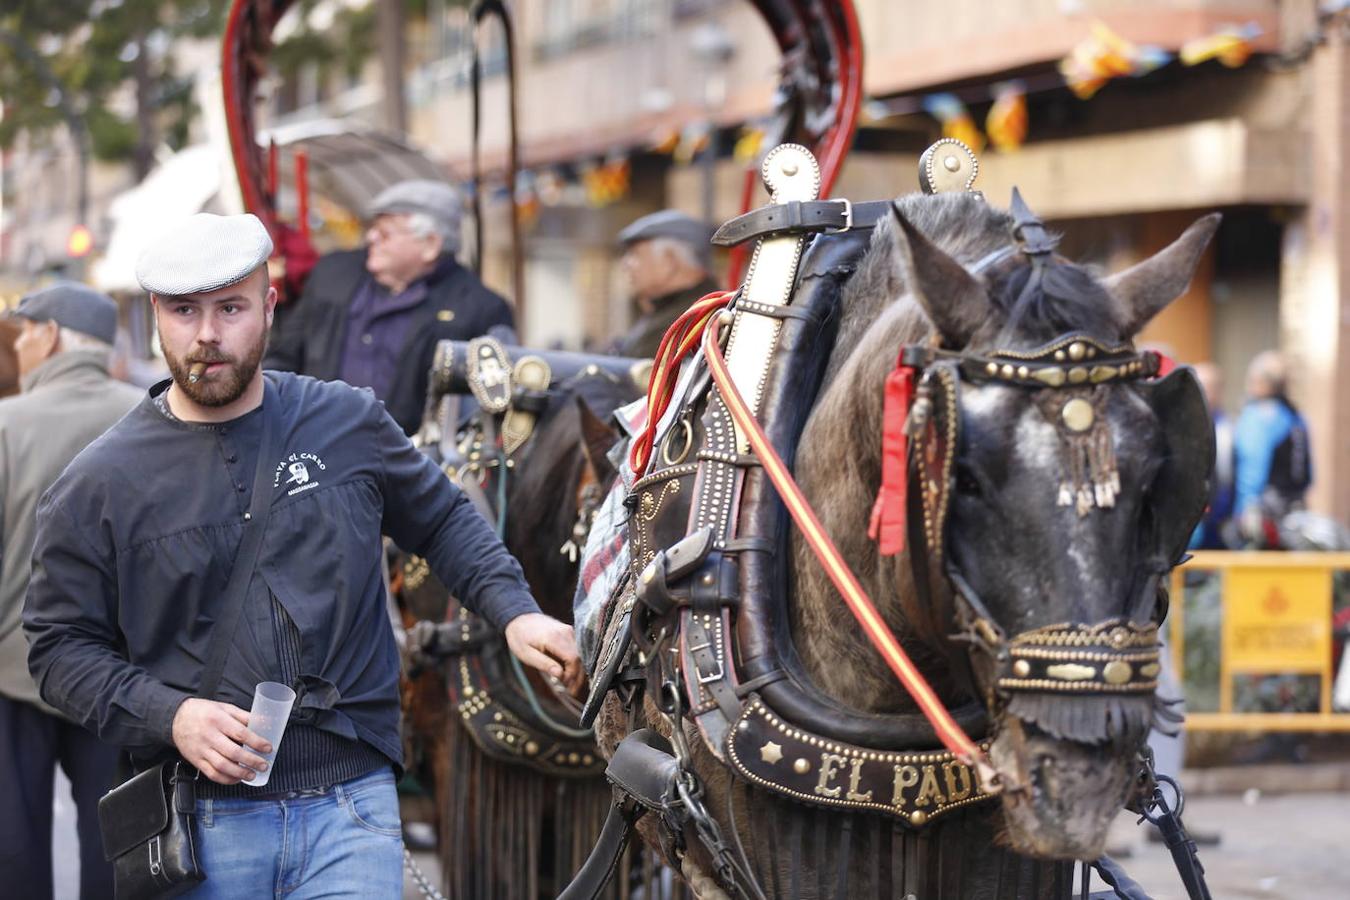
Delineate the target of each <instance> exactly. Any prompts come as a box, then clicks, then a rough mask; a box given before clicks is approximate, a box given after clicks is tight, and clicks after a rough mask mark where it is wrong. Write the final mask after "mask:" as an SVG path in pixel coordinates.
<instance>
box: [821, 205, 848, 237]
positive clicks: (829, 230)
mask: <svg viewBox="0 0 1350 900" xmlns="http://www.w3.org/2000/svg"><path fill="white" fill-rule="evenodd" d="M829 202H830V203H842V204H844V227H843V228H827V229H825V233H826V234H842V233H843V232H845V231H851V230H852V229H853V201H852V200H849V199H848V198H847V197H839V198H836V199H834V200H831V201H829Z"/></svg>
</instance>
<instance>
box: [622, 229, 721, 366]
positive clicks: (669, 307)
mask: <svg viewBox="0 0 1350 900" xmlns="http://www.w3.org/2000/svg"><path fill="white" fill-rule="evenodd" d="M712 233H713V230H712V229H711V228H709V227H708V226H707V225H706V224H704V223H703V222H700V221H698V220H697V219H693V218H690V217H689V216H687V215H685V214H684V213H682V212H680V211H679V210H674V209H664V210H661V211H660V212H655V213H652V214H651V215H647V216H643V217H642V218H640V219H638V220H637V221H636V222H634V223H633V224H631V225H629V226H628V227H627V228H625V229H624V230H623V231H621V232H619V244H620V245H621V246H622V247H623V249H624V253H623V258H622V260H620V265H621V266H622V268H623V271H624V275H626V276H627V278H628V283H629V285H630V286H631V288H632V290H633V297H634V299H635V300H636V302H637V305H638V310H639V312H640V315H639V316H638V319H637V321H635V322H634V323H633V325H632V327H631V328H629V329H628V331H627V332H626V333H625V334H624V335H623V336H622V337H620V338H619V339H618V340H617V341H615V343H614V346H613V348H612V349H613V351H614V352H615V353H616V354H618V355H620V356H635V357H650V356H655V355H656V350H657V348H658V347H659V346H660V345H661V337H662V336H663V335H664V334H665V333H666V329H667V328H669V327H670V326H671V325H672V324H673V323H674V321H675V320H676V319H677V318H679V316H680V313H682V312H684V311H685V310H686V309H688V308H689V305H690V304H691V303H693V302H694V301H695V300H697V299H698V298H700V297H702V296H703V295H704V294H707V293H708V292H710V291H715V290H717V285H716V284H714V283H713V280H712V274H711V272H710V254H711V247H712V245H711V244H710V243H709V241H710V239H711V238H712Z"/></svg>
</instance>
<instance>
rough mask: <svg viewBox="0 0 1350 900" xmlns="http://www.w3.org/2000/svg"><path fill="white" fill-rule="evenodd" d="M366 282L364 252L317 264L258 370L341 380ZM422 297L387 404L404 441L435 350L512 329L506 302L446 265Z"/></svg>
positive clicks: (418, 417) (420, 404) (281, 309)
mask: <svg viewBox="0 0 1350 900" xmlns="http://www.w3.org/2000/svg"><path fill="white" fill-rule="evenodd" d="M370 278H371V275H370V273H369V272H367V271H366V251H365V250H346V251H342V252H339V253H331V254H329V255H328V256H325V257H324V258H323V259H321V260H319V263H318V265H316V266H315V267H314V271H312V272H310V273H309V278H308V280H306V282H305V290H304V293H302V294H301V295H300V297H299V298H297V299H296V300H294V301H293V302H290V303H285V304H282V305H280V306H278V307H277V315H276V320H275V321H274V322H273V324H272V339H271V342H270V343H269V345H268V348H267V356H266V357H264V359H263V365H265V366H266V367H267V368H269V369H279V370H284V371H287V372H300V373H301V374H304V375H313V376H314V377H315V378H322V379H323V380H324V381H332V380H333V379H336V378H341V377H342V354H343V350H344V348H345V347H346V346H347V329H348V327H349V325H350V324H351V307H352V301H353V299H354V298H355V297H356V292H357V289H358V288H359V287H361V285H362V284H364V283H367V282H368V281H369V280H370ZM426 291H427V295H426V299H425V300H423V301H422V302H421V303H419V304H417V306H415V307H413V309H412V310H410V311H408V313H407V316H408V322H407V324H406V328H405V330H404V331H403V334H404V338H403V340H402V346H401V348H399V349H398V356H397V358H398V359H400V360H402V364H401V365H400V366H399V367H398V368H397V369H396V370H395V371H394V372H392V373H390V383H389V392H388V394H387V395H386V396H385V398H384V402H385V405H386V406H388V407H389V414H390V415H392V416H393V417H394V420H395V421H397V422H398V424H399V425H401V426H403V430H404V431H405V432H406V433H408V434H414V433H416V431H417V428H418V426H419V425H421V423H422V413H423V408H424V407H425V406H426V402H427V373H428V372H430V371H431V364H432V362H433V361H434V357H435V355H436V343H437V342H438V341H467V340H469V339H470V338H476V337H478V336H479V335H483V334H487V333H488V331H489V330H490V329H495V328H508V329H509V328H513V327H514V322H515V318H514V316H513V315H512V312H511V307H510V306H509V305H508V304H507V302H506V301H505V300H504V299H502V298H501V297H500V296H498V295H497V294H495V293H493V292H492V291H491V290H489V289H488V288H486V287H485V286H484V285H483V283H482V282H481V281H479V280H478V276H476V275H474V273H473V272H470V271H469V270H468V269H466V268H464V267H463V266H461V265H459V264H458V263H456V262H455V261H454V260H453V259H451V258H448V257H447V258H445V259H443V260H442V261H441V263H440V265H438V266H437V268H436V270H435V271H434V272H432V273H431V274H430V275H428V276H427V279H426Z"/></svg>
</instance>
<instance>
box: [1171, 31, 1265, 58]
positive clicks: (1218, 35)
mask: <svg viewBox="0 0 1350 900" xmlns="http://www.w3.org/2000/svg"><path fill="white" fill-rule="evenodd" d="M1260 36H1261V26H1260V25H1258V24H1257V23H1255V22H1248V23H1247V24H1246V25H1243V26H1241V27H1239V26H1236V25H1226V26H1224V27H1223V28H1221V29H1219V30H1218V31H1216V32H1215V33H1214V34H1211V35H1207V36H1205V37H1200V38H1194V39H1193V40H1189V41H1187V42H1186V43H1185V44H1182V46H1181V52H1180V53H1178V54H1177V56H1178V58H1179V59H1180V60H1181V64H1182V65H1183V66H1194V65H1199V64H1200V63H1202V62H1207V61H1208V60H1211V59H1217V60H1218V61H1219V62H1221V63H1223V64H1224V65H1225V66H1227V67H1228V68H1230V69H1236V68H1239V67H1240V66H1242V65H1244V64H1245V63H1246V62H1247V59H1248V58H1249V57H1250V56H1251V55H1252V49H1253V47H1252V42H1253V41H1255V40H1256V39H1257V38H1258V37H1260Z"/></svg>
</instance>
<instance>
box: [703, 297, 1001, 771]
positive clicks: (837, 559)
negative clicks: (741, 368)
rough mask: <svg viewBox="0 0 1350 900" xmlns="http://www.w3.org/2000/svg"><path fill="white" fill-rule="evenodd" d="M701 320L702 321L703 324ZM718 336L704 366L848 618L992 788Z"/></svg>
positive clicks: (706, 339) (979, 757)
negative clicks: (746, 394)
mask: <svg viewBox="0 0 1350 900" xmlns="http://www.w3.org/2000/svg"><path fill="white" fill-rule="evenodd" d="M704 324H705V325H706V323H704ZM718 341H719V337H718V329H717V328H716V327H713V328H706V327H705V328H704V330H703V353H704V356H705V357H706V359H707V361H708V368H709V369H710V370H711V372H712V377H713V381H714V382H716V384H717V388H718V390H720V391H721V392H722V399H723V400H724V401H725V402H726V404H727V408H728V409H729V410H730V412H731V416H732V419H733V420H734V421H735V423H736V426H737V428H739V429H740V430H741V431H742V432H743V433H744V435H745V437H746V438H747V439H748V440H749V442H750V446H751V447H752V448H753V449H754V451H755V454H756V455H757V456H758V457H759V459H760V462H761V463H762V464H763V466H764V471H765V473H766V474H767V475H768V476H769V480H770V481H772V482H773V485H774V487H775V488H777V490H778V493H779V495H780V496H781V497H782V498H783V502H784V504H786V506H787V508H788V513H789V514H790V515H791V516H792V519H793V521H794V522H796V523H797V527H798V528H799V529H801V532H802V535H803V536H804V537H805V538H806V540H807V543H808V544H809V545H810V546H811V550H812V552H814V553H815V554H816V556H817V558H818V559H819V560H820V562H821V565H822V566H824V568H825V572H826V574H827V575H829V577H830V580H831V581H832V582H833V583H834V586H835V588H837V589H838V591H839V593H840V594H841V595H842V596H843V598H844V602H845V604H846V605H847V606H848V608H849V611H850V612H851V613H853V617H854V618H855V619H857V620H858V624H860V625H861V626H862V629H863V632H864V633H865V634H866V635H867V638H868V640H869V641H871V643H872V646H873V647H875V648H876V650H877V652H878V653H880V654H881V656H882V658H883V659H884V660H885V661H886V664H887V665H888V666H890V668H891V671H892V672H894V673H895V676H896V677H897V678H898V679H899V680H900V683H901V685H903V686H904V688H905V690H906V691H908V692H909V695H910V696H911V697H913V698H914V701H915V702H916V703H917V704H918V706H919V709H920V710H921V711H922V712H923V714H924V716H925V718H927V719H928V721H929V722H930V723H932V725H933V728H934V730H935V731H936V732H937V736H938V739H939V740H941V741H942V744H943V746H945V747H946V748H947V749H948V750H950V751H951V752H952V753H953V754H954V755H955V756H956V757H957V758H958V759H960V760H961V761H963V762H965V763H966V764H967V765H973V766H975V767H976V769H977V770H978V771H979V773H980V775H981V779H982V781H983V783H984V785H985V789H986V790H987V791H990V792H993V791H995V790H997V787H996V785H997V783H998V781H997V777H996V773H995V771H994V769H993V768H992V767H991V766H990V764H989V762H988V761H987V760H986V759H985V758H984V754H983V753H982V752H981V751H980V749H979V748H978V747H977V746H976V745H975V742H974V741H972V740H971V739H970V738H969V736H967V735H966V733H965V732H964V731H962V730H961V726H960V725H958V724H957V723H956V721H955V720H954V719H953V718H952V717H951V714H950V713H949V712H947V708H946V707H945V706H944V705H943V703H942V701H941V700H940V699H938V696H937V694H935V693H934V692H933V688H932V687H931V686H930V685H929V684H928V682H927V681H926V680H925V679H924V677H923V675H922V674H921V673H920V672H919V670H918V669H917V668H916V667H915V666H914V663H913V661H912V660H911V659H910V658H909V655H908V654H906V653H905V651H904V649H903V648H902V647H901V646H900V643H899V641H897V640H896V639H895V635H894V634H892V633H891V630H890V628H888V627H887V625H886V623H885V621H884V620H883V619H882V618H881V614H880V613H879V612H878V611H877V608H876V606H875V605H874V604H873V603H872V600H871V598H870V597H868V596H867V593H866V592H865V591H864V590H863V588H862V585H861V584H859V583H858V579H857V578H856V577H855V576H854V574H853V572H852V571H850V570H849V568H848V564H847V563H845V562H844V559H843V557H842V556H841V555H840V553H839V549H838V548H837V547H836V546H835V545H834V542H833V541H832V540H831V539H830V536H829V535H828V534H827V533H826V532H825V529H824V527H823V526H822V525H821V524H820V520H819V519H818V518H816V514H815V511H814V510H812V509H811V505H810V504H809V503H808V502H807V500H806V498H805V497H804V496H803V495H802V492H801V489H800V488H799V487H798V486H797V483H796V481H794V480H793V478H792V475H791V473H790V472H788V468H787V466H786V465H785V464H784V463H783V460H782V458H781V457H779V455H778V453H777V452H776V451H775V450H774V448H773V445H772V444H771V443H770V442H769V438H768V436H767V435H765V434H764V430H763V429H762V428H761V427H760V425H759V422H757V421H756V420H755V416H754V414H753V413H752V412H751V411H750V409H749V408H748V407H747V406H746V403H745V400H744V398H742V396H741V394H740V391H739V390H737V388H736V383H735V382H734V381H733V380H732V378H731V373H730V371H729V370H728V369H727V364H726V360H725V359H724V358H723V356H722V350H721V347H720V346H719V343H718Z"/></svg>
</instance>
